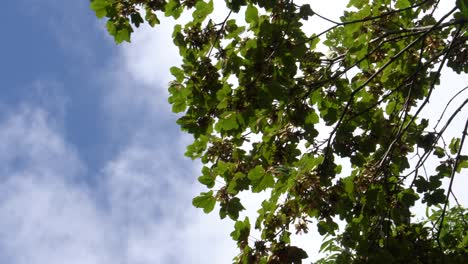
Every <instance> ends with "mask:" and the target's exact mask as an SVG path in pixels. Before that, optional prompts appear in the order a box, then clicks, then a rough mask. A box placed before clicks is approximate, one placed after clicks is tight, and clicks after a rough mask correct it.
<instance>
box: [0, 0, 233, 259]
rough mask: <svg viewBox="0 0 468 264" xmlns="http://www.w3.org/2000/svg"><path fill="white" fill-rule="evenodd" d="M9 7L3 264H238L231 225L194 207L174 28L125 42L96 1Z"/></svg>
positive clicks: (0, 195)
mask: <svg viewBox="0 0 468 264" xmlns="http://www.w3.org/2000/svg"><path fill="white" fill-rule="evenodd" d="M5 5H6V6H5ZM5 5H4V6H3V10H8V11H7V12H4V14H3V15H2V17H1V18H0V19H1V23H0V30H1V32H2V33H3V34H4V35H3V36H4V38H2V39H3V41H2V42H1V43H0V58H1V60H0V72H1V79H0V84H1V87H2V93H1V94H0V110H1V111H0V152H1V153H0V164H2V166H1V168H0V263H11V264H15V263H18V264H19V263H29V264H31V263H32V264H34V263H38V264H40V263H52V264H54V263H81V264H88V263H122V264H126V263H137V264H138V263H141V264H146V263H223V262H226V261H227V260H230V259H231V258H232V256H233V255H234V254H235V251H234V249H235V245H234V243H233V242H231V240H230V238H229V232H230V228H229V227H228V225H227V223H226V224H225V223H221V222H219V221H218V220H217V216H216V215H214V216H205V215H203V214H202V213H201V212H200V211H199V210H197V209H195V208H192V206H191V198H192V197H193V196H194V195H195V194H197V193H198V192H199V191H200V190H201V188H200V187H198V186H197V185H196V183H195V178H196V175H197V173H198V172H197V171H198V170H199V168H198V164H196V163H194V162H192V161H191V160H189V159H186V158H184V156H183V153H184V148H185V147H184V146H185V145H186V144H187V143H188V142H189V137H188V136H187V135H184V134H182V133H180V132H179V128H178V127H177V125H176V124H175V120H176V116H175V115H173V114H171V113H170V107H169V105H168V104H167V93H166V84H167V83H168V81H169V80H170V76H169V74H167V72H168V69H169V67H170V66H171V64H172V63H174V64H175V63H177V59H174V58H176V56H174V52H175V50H174V48H172V47H171V42H170V39H169V34H168V33H169V32H170V27H167V28H166V29H164V30H160V31H159V33H158V32H156V33H155V34H151V35H149V34H147V33H145V32H142V34H140V35H139V36H135V41H134V42H136V46H135V47H132V46H131V45H121V46H118V47H117V46H116V45H115V44H114V43H113V41H112V40H111V39H110V37H108V35H107V33H106V32H105V31H104V25H103V21H98V20H97V19H96V18H95V16H94V14H93V13H92V12H91V11H90V10H89V8H88V1H72V0H68V1H58V0H19V1H7V2H6V3H5ZM144 31H146V32H148V33H149V32H150V30H149V29H144ZM153 32H154V31H153ZM160 32H165V33H164V36H165V37H163V36H159V35H161V34H162V33H160ZM158 34H159V35H158ZM149 37H150V38H151V39H148V38H149ZM139 39H140V40H139ZM163 39H164V40H163ZM159 41H161V43H159V44H158V42H159ZM138 42H139V43H140V44H138ZM148 44H155V45H154V46H155V47H156V46H157V45H159V47H160V48H163V49H164V50H165V51H166V52H167V51H169V54H165V52H162V53H161V49H159V50H152V48H151V47H149V46H145V45H148ZM161 45H162V46H161ZM142 46H143V47H145V48H146V51H148V52H150V53H151V54H142V53H141V51H142V49H141V47H142ZM171 52H172V53H171ZM158 53H161V54H164V55H159V54H158ZM175 54H176V53H175ZM148 62H151V63H152V65H150V66H151V69H142V68H141V67H146V66H145V65H142V64H141V63H148ZM204 251H212V252H217V254H216V256H209V254H205V253H203V252H204ZM213 261H215V262H213Z"/></svg>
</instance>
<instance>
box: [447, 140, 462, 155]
mask: <svg viewBox="0 0 468 264" xmlns="http://www.w3.org/2000/svg"><path fill="white" fill-rule="evenodd" d="M459 148H460V139H459V138H452V141H450V145H449V149H450V153H451V154H452V155H455V154H457V152H458V149H459Z"/></svg>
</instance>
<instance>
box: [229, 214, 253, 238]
mask: <svg viewBox="0 0 468 264" xmlns="http://www.w3.org/2000/svg"><path fill="white" fill-rule="evenodd" d="M249 235H250V221H249V218H248V217H245V219H244V221H237V222H236V223H235V225H234V231H232V232H231V237H232V239H234V241H237V242H241V241H247V239H248V238H249Z"/></svg>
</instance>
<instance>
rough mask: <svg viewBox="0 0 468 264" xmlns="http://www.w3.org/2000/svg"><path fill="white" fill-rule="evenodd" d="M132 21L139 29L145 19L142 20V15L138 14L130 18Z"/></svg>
mask: <svg viewBox="0 0 468 264" xmlns="http://www.w3.org/2000/svg"><path fill="white" fill-rule="evenodd" d="M130 19H131V21H132V24H134V25H135V26H136V27H139V26H140V24H142V23H143V22H144V21H143V18H141V16H140V14H139V13H136V14H132V15H131V16H130Z"/></svg>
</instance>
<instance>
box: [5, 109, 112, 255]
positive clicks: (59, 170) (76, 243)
mask: <svg viewBox="0 0 468 264" xmlns="http://www.w3.org/2000/svg"><path fill="white" fill-rule="evenodd" d="M0 131H1V132H0V152H1V156H0V163H1V164H2V170H1V172H0V181H1V185H0V248H1V252H2V253H3V254H4V255H6V256H7V259H9V262H10V263H28V264H34V263H38V264H40V263H51V264H54V263H57V264H58V263H64V262H65V263H83V264H91V263H108V262H109V260H110V257H111V256H112V255H111V251H110V248H109V247H110V245H112V244H111V243H109V241H110V237H111V236H109V234H112V233H110V232H107V231H106V225H105V224H104V223H102V221H103V220H105V218H102V217H101V215H100V213H99V211H97V210H96V207H95V203H94V202H93V200H92V199H91V198H90V196H89V193H88V191H87V189H86V187H85V186H84V185H83V184H82V183H80V179H79V178H78V176H79V175H81V174H82V173H83V172H84V169H83V165H82V164H81V162H80V161H79V159H78V158H77V156H76V154H75V151H74V150H73V149H72V148H71V147H70V146H68V145H67V144H66V143H65V142H64V141H63V138H62V137H61V136H60V135H59V134H58V133H57V130H56V129H55V128H53V124H51V123H50V121H49V118H48V117H47V114H46V113H45V112H43V111H41V110H38V109H31V108H28V107H23V108H21V109H20V110H18V111H14V112H13V111H12V112H11V113H10V114H9V115H7V116H5V117H4V118H2V119H1V121H0ZM108 238H109V239H108Z"/></svg>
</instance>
